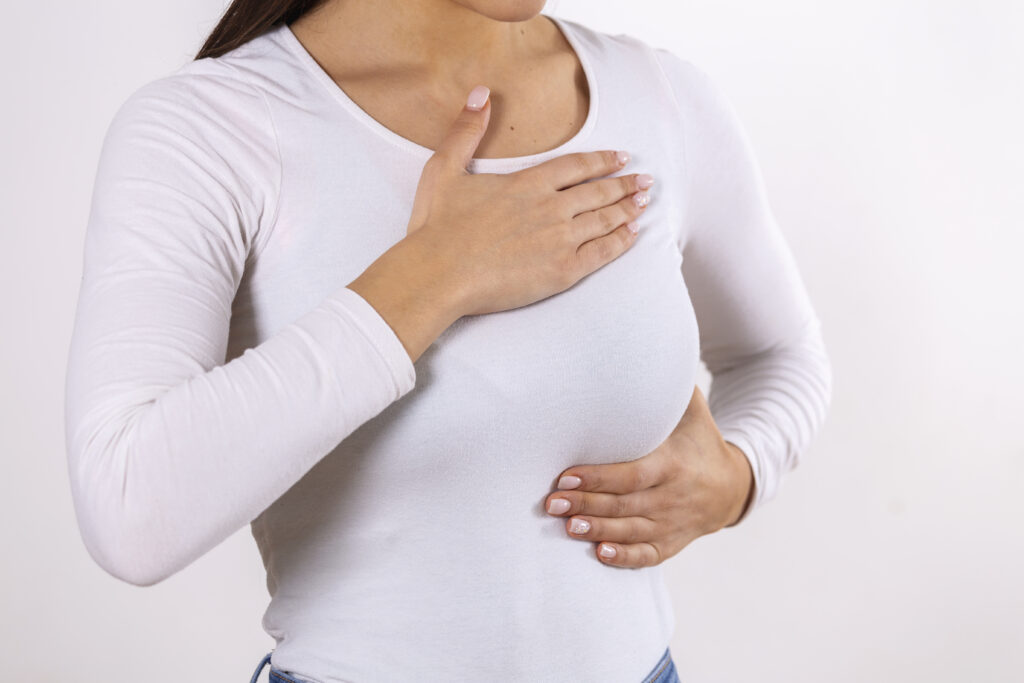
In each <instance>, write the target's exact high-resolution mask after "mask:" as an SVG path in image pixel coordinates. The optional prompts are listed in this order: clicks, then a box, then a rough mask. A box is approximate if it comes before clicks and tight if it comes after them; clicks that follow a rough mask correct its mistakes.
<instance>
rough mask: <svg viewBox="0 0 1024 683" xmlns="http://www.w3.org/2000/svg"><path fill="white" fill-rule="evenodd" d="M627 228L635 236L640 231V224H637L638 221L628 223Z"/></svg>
mask: <svg viewBox="0 0 1024 683" xmlns="http://www.w3.org/2000/svg"><path fill="white" fill-rule="evenodd" d="M626 228H627V229H628V230H629V231H630V232H631V233H633V234H634V235H635V234H636V233H637V231H638V230H639V229H640V224H639V223H637V222H636V221H630V222H628V223H626Z"/></svg>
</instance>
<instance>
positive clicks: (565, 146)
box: [278, 15, 598, 173]
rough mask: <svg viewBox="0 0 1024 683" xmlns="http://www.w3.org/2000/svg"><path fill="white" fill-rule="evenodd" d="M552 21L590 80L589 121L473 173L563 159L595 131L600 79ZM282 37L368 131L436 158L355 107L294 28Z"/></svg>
mask: <svg viewBox="0 0 1024 683" xmlns="http://www.w3.org/2000/svg"><path fill="white" fill-rule="evenodd" d="M544 16H546V17H548V19H550V20H551V21H552V22H553V23H554V24H555V26H556V27H557V28H558V29H559V30H560V31H561V32H562V35H563V36H565V39H566V41H567V42H568V43H569V46H570V47H571V48H572V50H573V51H574V52H575V53H576V58H577V59H578V60H579V62H580V65H581V66H582V67H583V74H584V76H585V77H586V80H587V88H588V90H589V91H590V97H589V99H590V107H589V109H588V111H587V118H586V119H585V120H584V121H583V126H582V127H580V129H579V130H578V131H576V134H575V135H573V136H572V137H571V138H569V139H568V140H566V141H565V142H563V143H562V144H560V145H558V146H557V147H555V148H552V149H548V150H545V151H543V152H537V153H535V154H527V155H525V156H517V157H484V158H476V157H474V158H473V159H472V160H471V161H470V162H469V165H468V166H467V167H466V170H468V171H469V172H470V173H490V172H502V171H513V170H519V169H522V168H526V167H528V166H533V165H534V164H536V163H539V162H541V161H546V160H548V159H551V158H554V157H557V156H562V155H564V154H566V153H567V152H569V151H571V150H572V149H574V148H576V147H578V146H579V145H580V144H581V143H582V142H584V141H586V139H587V138H588V137H589V135H590V133H591V131H592V130H593V129H594V125H595V124H596V122H597V107H598V92H597V78H596V77H595V74H594V69H593V66H592V64H591V62H590V56H589V55H588V54H587V51H586V50H585V49H584V48H583V45H582V44H581V42H580V41H579V39H578V37H577V36H576V34H575V33H574V32H573V29H572V27H570V26H568V25H567V24H566V22H565V20H563V19H560V18H558V17H554V16H551V15H544ZM278 32H279V35H280V36H281V37H282V38H283V39H284V42H285V43H286V45H287V46H288V48H290V50H291V52H292V53H293V54H294V55H295V56H296V57H298V59H299V61H300V62H302V64H303V65H304V66H305V67H306V69H307V71H309V73H310V74H311V75H312V76H313V78H315V79H316V80H317V81H319V82H320V83H321V84H322V85H323V86H324V87H325V88H326V89H327V91H328V92H329V93H330V94H331V95H332V96H333V98H334V99H335V100H336V101H337V102H338V103H339V104H341V105H342V107H344V108H345V109H346V110H347V111H348V112H349V113H350V114H352V115H353V116H354V117H355V118H356V119H357V120H359V121H360V122H361V123H362V124H363V125H364V126H366V127H367V128H368V129H369V130H371V131H372V132H374V133H375V134H377V135H378V136H379V137H382V138H384V139H385V140H387V141H388V142H390V143H391V144H393V145H396V146H398V147H400V148H402V149H404V150H406V151H408V152H411V153H412V154H414V155H416V156H418V157H420V158H421V159H422V160H423V162H424V163H426V160H427V159H428V158H429V157H431V156H433V154H434V150H432V149H430V148H429V147H425V146H423V145H421V144H419V143H417V142H414V141H412V140H410V139H409V138H406V137H403V136H401V135H399V134H398V133H396V132H395V131H393V130H391V129H390V128H388V127H387V126H385V125H384V124H383V123H381V122H380V121H378V120H377V119H375V118H373V117H372V116H370V115H369V114H368V113H367V112H366V110H364V109H363V108H362V107H360V106H359V105H358V104H356V102H355V100H353V99H352V98H351V97H349V96H348V94H347V93H346V92H345V91H344V90H342V88H341V86H339V85H338V84H337V83H336V82H335V81H334V79H333V78H331V76H330V75H329V74H328V73H327V72H326V71H324V69H323V67H321V66H320V64H319V63H318V62H317V61H316V60H315V59H313V55H311V54H310V53H309V52H308V51H307V50H306V48H305V46H303V44H302V43H301V42H299V39H298V38H297V37H296V36H295V34H294V33H293V32H292V29H291V27H290V26H289V25H288V24H287V23H282V24H281V26H280V28H279V29H278Z"/></svg>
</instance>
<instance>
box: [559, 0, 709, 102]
mask: <svg viewBox="0 0 1024 683" xmlns="http://www.w3.org/2000/svg"><path fill="white" fill-rule="evenodd" d="M560 21H561V22H562V23H563V24H565V25H567V26H568V28H569V29H570V30H571V31H572V32H573V34H574V36H575V37H576V38H578V39H579V40H580V42H581V43H582V44H583V45H584V46H585V47H586V48H587V52H588V55H592V56H593V57H594V58H595V59H596V60H597V61H598V62H599V63H600V67H601V70H604V71H607V70H620V71H622V73H623V74H627V73H628V74H630V79H631V80H637V81H640V82H643V83H644V84H645V85H653V87H656V88H659V89H662V90H665V91H668V92H670V93H671V97H672V98H673V99H674V100H675V102H676V104H677V105H678V106H679V108H680V109H682V110H683V111H682V112H681V113H686V112H687V110H692V109H694V108H700V107H701V106H702V105H707V104H711V103H714V102H715V101H716V100H720V99H721V98H722V91H721V89H720V88H719V87H718V86H717V85H716V84H715V83H714V81H713V80H712V79H711V77H710V76H709V74H708V72H707V71H706V70H705V69H704V68H703V67H701V66H700V65H699V64H697V63H695V62H694V61H693V60H692V59H691V58H689V57H688V56H686V55H685V54H680V53H679V52H677V51H676V50H674V49H668V48H664V47H656V46H654V45H651V44H650V43H648V42H647V41H645V40H642V39H641V38H638V37H636V36H633V35H630V34H628V33H609V32H606V31H601V30H598V29H596V28H593V27H590V26H586V25H585V24H581V23H579V22H576V21H572V20H568V19H561V20H560Z"/></svg>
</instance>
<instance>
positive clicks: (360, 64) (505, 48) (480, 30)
mask: <svg viewBox="0 0 1024 683" xmlns="http://www.w3.org/2000/svg"><path fill="white" fill-rule="evenodd" d="M292 30H293V31H294V32H295V33H296V35H298V36H299V37H300V38H301V40H302V42H303V43H306V44H307V45H309V44H310V43H312V44H313V45H314V46H315V47H316V48H317V49H318V50H319V51H320V53H321V54H323V55H325V56H326V58H327V59H329V60H330V61H331V62H333V63H338V64H344V65H345V70H346V71H347V72H349V73H365V74H369V73H374V72H379V71H380V70H382V69H384V70H387V71H390V72H400V73H402V74H406V75H409V76H413V77H415V78H422V79H424V81H425V82H429V83H435V84H437V83H447V84H451V86H452V87H453V88H461V89H466V90H467V91H468V89H469V88H471V87H473V86H474V85H476V84H477V83H480V82H483V83H486V82H487V80H488V79H489V78H495V77H500V74H502V73H503V72H504V71H506V70H508V69H511V68H514V67H515V66H516V65H519V67H520V68H521V67H522V64H523V63H525V62H530V61H531V60H535V59H536V58H537V56H538V54H539V53H540V52H541V51H542V50H544V47H545V45H546V43H545V42H544V41H545V40H550V37H551V34H550V31H551V30H557V29H554V28H553V27H552V26H551V25H550V22H549V20H548V19H546V18H545V17H543V16H541V15H539V14H537V13H530V14H527V15H525V16H523V17H522V18H519V17H517V16H510V17H508V18H507V19H502V20H499V19H493V18H490V17H488V16H484V15H483V14H481V13H479V12H476V11H473V10H471V9H468V8H466V7H463V6H462V5H459V4H457V3H455V2H452V1H450V0H344V1H342V0H328V2H326V3H325V4H324V5H322V6H320V7H319V8H317V9H316V10H315V11H313V12H310V13H307V14H306V15H303V16H302V17H301V18H299V19H298V20H297V21H295V22H293V23H292Z"/></svg>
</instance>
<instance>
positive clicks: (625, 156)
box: [615, 152, 629, 166]
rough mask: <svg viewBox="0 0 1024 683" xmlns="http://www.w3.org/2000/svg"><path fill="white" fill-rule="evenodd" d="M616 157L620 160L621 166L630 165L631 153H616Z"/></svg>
mask: <svg viewBox="0 0 1024 683" xmlns="http://www.w3.org/2000/svg"><path fill="white" fill-rule="evenodd" d="M615 156H616V158H618V160H619V165H620V166H625V165H626V164H628V163H629V152H616V154H615Z"/></svg>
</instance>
